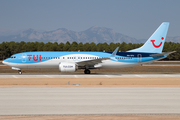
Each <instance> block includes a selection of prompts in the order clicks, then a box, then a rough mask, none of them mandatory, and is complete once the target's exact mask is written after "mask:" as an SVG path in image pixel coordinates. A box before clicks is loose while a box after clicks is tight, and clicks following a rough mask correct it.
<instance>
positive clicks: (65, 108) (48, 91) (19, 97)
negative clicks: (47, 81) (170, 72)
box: [0, 87, 180, 116]
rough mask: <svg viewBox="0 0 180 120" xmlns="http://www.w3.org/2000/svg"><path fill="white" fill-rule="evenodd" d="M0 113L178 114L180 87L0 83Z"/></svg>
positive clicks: (179, 108) (179, 110) (179, 111)
mask: <svg viewBox="0 0 180 120" xmlns="http://www.w3.org/2000/svg"><path fill="white" fill-rule="evenodd" d="M0 91H1V92H0V106H1V107H0V115H1V116H2V115H79V114H80V115H102V114H109V115H111V114H117V115H118V114H180V102H179V101H180V92H179V91H180V88H157V87H156V88H151V87H150V88H144V87H141V88H133V87H132V88H130V87H125V88H108V87H103V88H98V87H95V88H90V87H87V88H75V87H73V88H62V87H53V88H50V87H48V88H42V87H30V88H25V87H15V88H9V87H8V88H5V87H0Z"/></svg>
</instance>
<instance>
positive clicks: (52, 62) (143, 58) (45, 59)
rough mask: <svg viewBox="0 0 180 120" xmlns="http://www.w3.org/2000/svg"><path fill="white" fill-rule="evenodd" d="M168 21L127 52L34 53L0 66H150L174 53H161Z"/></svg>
mask: <svg viewBox="0 0 180 120" xmlns="http://www.w3.org/2000/svg"><path fill="white" fill-rule="evenodd" d="M168 27H169V22H163V23H162V24H161V25H160V26H159V27H158V28H157V30H156V31H155V32H154V33H153V34H152V35H151V37H150V38H149V39H148V40H147V41H146V42H145V44H144V45H143V46H141V47H140V48H137V49H133V50H129V51H126V52H118V49H119V47H117V48H116V49H115V50H114V51H113V52H79V51H77V52H67V51H61V52H60V51H36V52H23V53H17V54H14V55H12V56H11V57H10V58H7V59H5V60H4V61H3V62H2V63H3V64H5V65H7V66H11V67H12V69H14V70H18V71H19V74H22V71H21V69H24V68H26V69H27V68H28V69H32V68H33V69H34V68H59V71H60V72H75V71H76V70H77V69H84V73H85V74H90V73H91V71H90V69H102V68H125V67H133V66H138V65H141V64H146V63H152V62H154V61H157V60H160V59H163V58H165V57H167V56H168V55H169V54H171V53H174V52H175V51H173V52H162V50H163V46H164V43H165V39H166V34H167V31H168Z"/></svg>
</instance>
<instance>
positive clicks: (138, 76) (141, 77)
mask: <svg viewBox="0 0 180 120" xmlns="http://www.w3.org/2000/svg"><path fill="white" fill-rule="evenodd" d="M135 76H136V77H140V78H142V77H143V76H141V75H135Z"/></svg>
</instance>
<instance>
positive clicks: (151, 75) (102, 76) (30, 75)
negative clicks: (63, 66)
mask: <svg viewBox="0 0 180 120" xmlns="http://www.w3.org/2000/svg"><path fill="white" fill-rule="evenodd" d="M118 77H123V78H124V77H134V78H138V77H140V78H147V77H148V78H150V77H177V78H180V74H176V73H172V74H170V73H167V74H165V73H164V74H89V75H88V74H23V75H18V74H0V78H118Z"/></svg>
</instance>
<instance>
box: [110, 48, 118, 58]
mask: <svg viewBox="0 0 180 120" xmlns="http://www.w3.org/2000/svg"><path fill="white" fill-rule="evenodd" d="M118 49H119V47H117V48H116V49H115V50H114V52H113V53H112V54H111V56H110V57H115V55H116V54H117V51H118Z"/></svg>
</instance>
